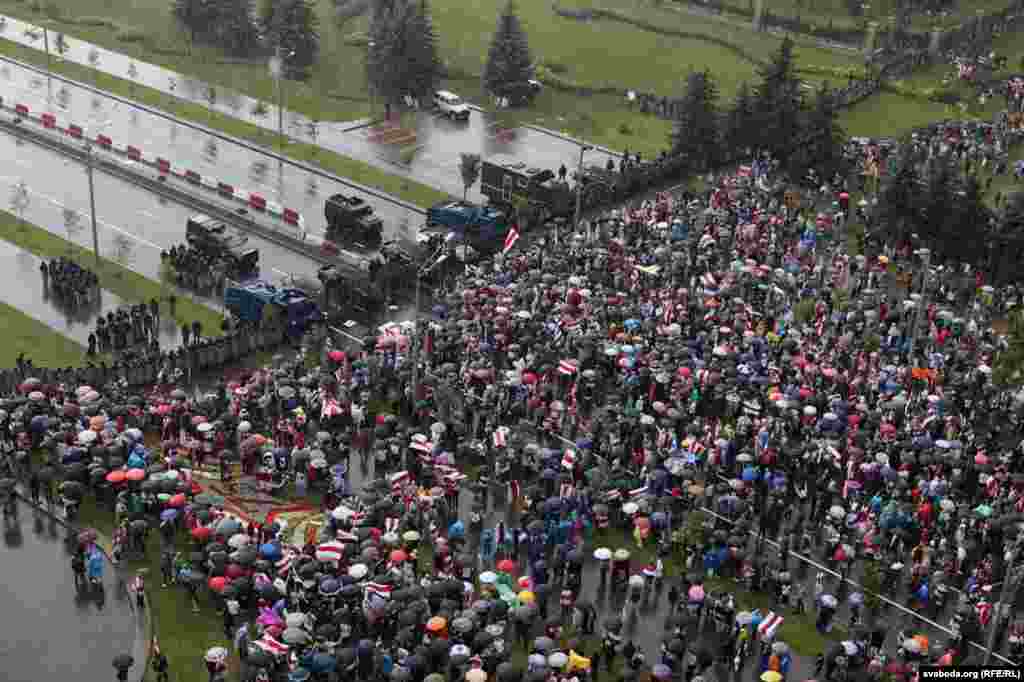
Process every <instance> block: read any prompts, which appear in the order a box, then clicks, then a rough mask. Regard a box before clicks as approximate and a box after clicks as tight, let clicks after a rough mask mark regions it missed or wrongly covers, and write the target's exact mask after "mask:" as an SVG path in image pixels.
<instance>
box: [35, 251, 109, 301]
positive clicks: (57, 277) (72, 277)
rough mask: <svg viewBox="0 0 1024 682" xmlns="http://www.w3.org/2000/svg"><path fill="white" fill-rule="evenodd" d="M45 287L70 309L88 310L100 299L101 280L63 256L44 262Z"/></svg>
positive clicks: (41, 271) (40, 269)
mask: <svg viewBox="0 0 1024 682" xmlns="http://www.w3.org/2000/svg"><path fill="white" fill-rule="evenodd" d="M39 272H40V273H41V274H42V276H43V285H44V286H45V287H47V288H48V290H49V291H51V292H52V293H53V294H54V295H55V296H56V298H57V299H58V300H60V301H61V302H62V303H64V304H65V305H67V306H68V307H69V308H86V307H89V306H91V305H92V304H93V303H95V302H96V300H97V299H98V293H99V280H98V279H97V277H96V274H95V273H94V272H93V271H92V270H89V269H88V268H83V267H82V266H81V265H79V264H78V263H76V262H74V261H73V260H69V259H67V258H64V257H63V256H61V257H60V258H55V259H53V260H51V261H42V262H41V263H40V264H39Z"/></svg>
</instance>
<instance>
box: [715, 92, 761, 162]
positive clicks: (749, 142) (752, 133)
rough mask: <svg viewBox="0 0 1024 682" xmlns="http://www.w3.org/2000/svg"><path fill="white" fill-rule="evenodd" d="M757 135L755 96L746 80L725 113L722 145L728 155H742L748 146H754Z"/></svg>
mask: <svg viewBox="0 0 1024 682" xmlns="http://www.w3.org/2000/svg"><path fill="white" fill-rule="evenodd" d="M756 135H757V129H756V127H755V126H754V101H753V96H752V95H751V92H750V85H748V84H747V82H746V81H744V82H742V83H740V87H739V90H737V91H736V99H735V100H734V101H733V104H732V107H731V108H730V109H729V111H728V112H727V113H726V115H725V121H724V122H723V125H722V147H723V148H724V149H725V150H726V153H727V154H728V155H736V156H739V155H742V154H744V153H745V150H746V149H747V148H748V147H753V146H754V143H755V140H756V139H757V137H756Z"/></svg>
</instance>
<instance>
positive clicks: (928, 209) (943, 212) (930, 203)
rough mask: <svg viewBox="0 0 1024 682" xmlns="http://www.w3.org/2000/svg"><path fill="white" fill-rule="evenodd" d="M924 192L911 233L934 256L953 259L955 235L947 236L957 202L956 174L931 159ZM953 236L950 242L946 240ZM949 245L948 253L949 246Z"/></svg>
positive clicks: (941, 159)
mask: <svg viewBox="0 0 1024 682" xmlns="http://www.w3.org/2000/svg"><path fill="white" fill-rule="evenodd" d="M923 189H924V192H923V194H922V196H921V198H920V206H921V212H920V218H919V219H918V222H917V225H916V229H915V232H917V233H918V235H919V236H920V237H921V238H922V239H923V240H924V242H925V243H926V244H928V246H929V247H930V248H931V249H932V250H933V251H934V252H935V253H936V255H937V256H940V257H947V256H950V255H953V256H954V257H955V256H956V246H957V245H956V243H955V240H956V236H955V235H951V234H950V228H951V225H950V215H951V214H952V212H953V209H954V206H955V204H956V203H957V199H956V196H955V194H956V191H957V189H959V187H958V185H957V178H956V171H955V170H954V168H953V166H952V164H951V163H949V161H948V160H947V159H946V158H944V157H935V158H933V159H931V160H930V161H929V163H928V165H927V173H926V175H925V183H924V188H923ZM950 236H953V240H954V241H953V243H952V244H951V243H950V241H949V238H950ZM951 246H952V252H951V250H950V247H951Z"/></svg>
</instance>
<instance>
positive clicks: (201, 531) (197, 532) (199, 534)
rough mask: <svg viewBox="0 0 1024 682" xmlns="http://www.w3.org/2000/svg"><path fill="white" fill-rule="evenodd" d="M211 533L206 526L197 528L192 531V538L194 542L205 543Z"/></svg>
mask: <svg viewBox="0 0 1024 682" xmlns="http://www.w3.org/2000/svg"><path fill="white" fill-rule="evenodd" d="M212 532H213V531H212V530H210V529H209V528H208V527H207V526H199V527H197V528H193V529H192V537H193V539H195V541H196V542H206V541H207V540H209V539H210V534H211V533H212Z"/></svg>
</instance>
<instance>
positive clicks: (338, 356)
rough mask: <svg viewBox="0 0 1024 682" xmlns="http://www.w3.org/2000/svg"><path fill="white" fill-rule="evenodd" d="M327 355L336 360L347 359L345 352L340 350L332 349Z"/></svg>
mask: <svg viewBox="0 0 1024 682" xmlns="http://www.w3.org/2000/svg"><path fill="white" fill-rule="evenodd" d="M327 357H328V358H330V359H331V360H333V361H334V362H341V361H342V360H344V359H345V352H344V351H340V350H332V351H331V352H330V353H328V354H327Z"/></svg>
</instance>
